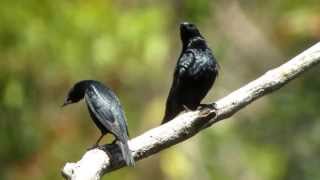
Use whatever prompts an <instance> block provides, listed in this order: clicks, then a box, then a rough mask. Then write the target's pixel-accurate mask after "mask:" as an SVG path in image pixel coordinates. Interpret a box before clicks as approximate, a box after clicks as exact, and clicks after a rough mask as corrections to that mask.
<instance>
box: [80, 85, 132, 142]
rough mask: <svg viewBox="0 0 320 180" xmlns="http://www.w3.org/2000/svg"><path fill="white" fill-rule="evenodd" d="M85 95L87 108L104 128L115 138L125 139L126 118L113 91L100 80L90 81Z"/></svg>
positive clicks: (126, 131) (126, 134) (126, 132)
mask: <svg viewBox="0 0 320 180" xmlns="http://www.w3.org/2000/svg"><path fill="white" fill-rule="evenodd" d="M86 97H87V98H86V101H87V103H88V105H89V109H90V110H91V111H93V114H94V115H95V117H96V118H97V119H98V120H99V121H100V122H101V124H102V125H104V128H106V129H107V130H108V131H109V132H111V133H112V134H114V135H115V136H116V137H117V138H120V139H123V138H125V139H127V136H128V129H127V123H126V118H125V115H124V111H123V109H122V106H121V104H120V101H119V99H118V97H117V96H116V95H115V93H114V92H113V91H112V90H111V89H110V88H108V87H106V86H104V85H103V84H101V83H100V82H98V81H91V82H90V83H89V84H88V88H87V90H86ZM90 104H91V106H90ZM110 126H111V127H110ZM123 132H124V133H123ZM124 136H126V137H124Z"/></svg>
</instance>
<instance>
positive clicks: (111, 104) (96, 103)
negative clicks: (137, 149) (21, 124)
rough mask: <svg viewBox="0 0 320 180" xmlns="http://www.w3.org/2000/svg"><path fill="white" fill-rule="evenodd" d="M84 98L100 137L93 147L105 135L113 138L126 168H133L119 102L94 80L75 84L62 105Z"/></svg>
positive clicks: (111, 93) (125, 125) (106, 88)
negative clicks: (110, 135)
mask: <svg viewBox="0 0 320 180" xmlns="http://www.w3.org/2000/svg"><path fill="white" fill-rule="evenodd" d="M83 97H84V99H85V101H86V103H87V107H88V110H89V113H90V116H91V118H92V120H93V122H94V123H95V124H96V126H97V127H98V128H99V129H100V131H101V136H100V137H99V139H98V140H97V142H96V143H95V144H94V145H93V147H97V146H98V144H99V142H100V140H101V139H102V137H103V136H104V135H106V134H107V133H111V134H113V135H114V136H115V138H116V141H114V142H117V143H118V144H119V146H120V149H121V152H122V156H123V159H124V160H125V162H126V164H127V165H128V166H134V159H133V157H132V155H131V151H130V149H129V147H128V136H129V134H128V127H127V122H126V117H125V115H124V112H123V109H122V107H121V104H120V101H119V99H118V98H117V96H116V95H115V93H114V92H112V90H111V89H110V88H108V87H106V86H104V85H103V84H102V83H100V82H98V81H94V80H83V81H80V82H77V83H76V84H75V85H74V86H73V87H72V88H71V90H70V91H69V93H68V95H67V97H66V98H65V101H64V104H63V106H65V105H68V104H71V103H76V102H78V101H80V100H81V99H82V98H83Z"/></svg>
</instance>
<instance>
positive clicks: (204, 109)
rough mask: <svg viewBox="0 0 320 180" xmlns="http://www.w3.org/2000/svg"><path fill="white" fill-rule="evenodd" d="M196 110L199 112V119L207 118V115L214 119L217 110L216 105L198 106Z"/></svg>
mask: <svg viewBox="0 0 320 180" xmlns="http://www.w3.org/2000/svg"><path fill="white" fill-rule="evenodd" d="M197 109H198V110H199V111H201V115H200V116H201V117H208V116H209V115H213V117H215V116H216V111H217V110H218V108H217V104H216V103H211V104H200V105H199V106H198V108H197ZM211 118H212V117H211Z"/></svg>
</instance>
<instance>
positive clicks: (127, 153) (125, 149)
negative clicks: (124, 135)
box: [117, 140, 135, 166]
mask: <svg viewBox="0 0 320 180" xmlns="http://www.w3.org/2000/svg"><path fill="white" fill-rule="evenodd" d="M117 142H118V143H117V144H118V145H119V146H120V149H121V153H122V157H123V159H124V161H125V162H126V164H127V166H134V165H135V162H134V158H133V156H132V153H131V150H130V149H129V146H128V141H127V140H122V141H120V140H119V141H117Z"/></svg>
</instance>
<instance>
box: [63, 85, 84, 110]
mask: <svg viewBox="0 0 320 180" xmlns="http://www.w3.org/2000/svg"><path fill="white" fill-rule="evenodd" d="M85 87H86V83H85V81H80V82H78V83H76V84H75V85H74V86H73V87H72V88H71V89H70V90H69V92H68V94H67V96H66V97H65V99H64V102H63V104H62V107H64V106H66V105H68V104H72V103H76V102H78V101H80V100H81V99H82V98H83V97H84V93H85Z"/></svg>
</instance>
